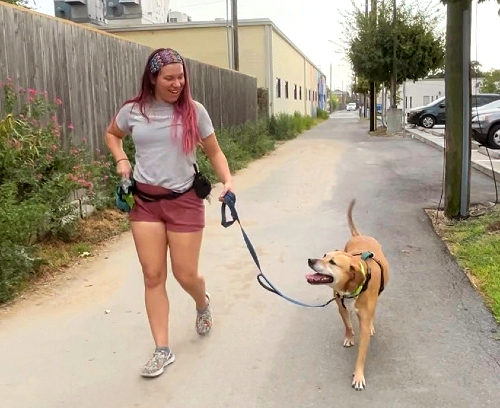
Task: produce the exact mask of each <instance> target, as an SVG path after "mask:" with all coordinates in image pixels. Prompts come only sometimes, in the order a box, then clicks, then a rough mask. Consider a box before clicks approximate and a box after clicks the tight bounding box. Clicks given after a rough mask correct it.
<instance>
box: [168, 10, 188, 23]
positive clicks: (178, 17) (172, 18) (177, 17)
mask: <svg viewBox="0 0 500 408" xmlns="http://www.w3.org/2000/svg"><path fill="white" fill-rule="evenodd" d="M189 21H192V19H191V17H189V16H188V15H187V14H186V13H181V12H180V11H171V12H169V13H168V19H167V23H187V22H189Z"/></svg>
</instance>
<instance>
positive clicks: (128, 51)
mask: <svg viewBox="0 0 500 408" xmlns="http://www.w3.org/2000/svg"><path fill="white" fill-rule="evenodd" d="M0 50H1V51H0V82H1V81H3V80H5V78H7V77H10V78H12V80H13V82H14V84H16V85H17V86H20V87H23V88H34V89H37V90H38V91H42V92H43V91H47V93H48V95H49V98H52V99H54V98H59V99H61V100H62V102H63V103H62V105H61V106H60V110H59V113H58V115H59V118H60V120H61V122H62V124H64V125H65V126H64V127H65V128H67V126H69V125H70V124H72V125H73V126H74V129H75V130H74V131H73V132H74V139H75V141H76V142H77V143H78V142H79V141H80V140H81V139H82V138H84V137H85V138H86V139H87V141H88V142H89V143H90V146H91V147H92V148H93V149H95V148H99V149H103V148H104V131H105V129H106V127H107V125H108V123H109V121H110V120H111V118H112V117H113V116H114V114H115V112H116V111H117V109H119V107H120V106H121V104H122V103H123V101H125V100H126V99H129V98H130V97H132V96H134V95H135V94H136V93H137V92H138V90H139V84H140V78H141V75H142V73H143V70H144V66H145V62H146V59H147V57H148V55H149V54H150V53H151V51H152V49H150V48H149V47H146V46H143V45H140V44H137V43H133V42H130V41H128V40H124V39H121V38H118V37H116V36H113V35H110V34H107V33H104V32H101V31H98V30H96V29H92V28H87V27H84V26H81V25H78V24H74V23H71V22H68V21H66V20H62V19H56V18H53V17H49V16H45V15H42V14H38V13H34V12H31V11H26V10H24V9H21V8H18V7H13V6H10V5H8V4H4V3H0ZM186 63H187V65H188V71H189V78H190V82H191V90H192V93H193V97H194V98H195V99H196V100H198V101H199V102H200V103H202V104H203V105H205V107H206V108H207V111H208V112H209V114H210V116H211V118H212V121H213V123H214V126H215V128H220V127H221V126H231V125H238V124H242V123H245V122H247V121H255V120H256V119H257V80H256V78H254V77H250V76H248V75H244V74H241V73H239V72H234V71H230V70H226V69H221V68H217V67H214V66H211V65H207V64H203V63H201V62H197V61H193V60H187V61H186ZM0 96H1V95H0ZM1 104H2V101H0V113H1V111H2V105H1ZM62 137H64V138H66V137H67V134H66V131H65V133H64V134H63V135H62Z"/></svg>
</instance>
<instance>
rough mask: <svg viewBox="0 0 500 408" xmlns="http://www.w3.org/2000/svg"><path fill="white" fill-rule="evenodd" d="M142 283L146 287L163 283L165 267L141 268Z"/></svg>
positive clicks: (165, 274)
mask: <svg viewBox="0 0 500 408" xmlns="http://www.w3.org/2000/svg"><path fill="white" fill-rule="evenodd" d="M143 274H144V285H145V286H146V288H148V289H154V288H157V287H158V286H161V285H165V282H166V278H167V273H166V269H163V270H162V269H160V268H154V269H152V268H143Z"/></svg>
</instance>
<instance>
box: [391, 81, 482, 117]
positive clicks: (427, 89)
mask: <svg viewBox="0 0 500 408" xmlns="http://www.w3.org/2000/svg"><path fill="white" fill-rule="evenodd" d="M483 80H484V78H475V77H473V78H472V79H471V82H472V84H471V91H472V94H473V95H475V94H478V93H480V87H481V84H482V82H483ZM399 93H400V96H401V98H404V99H402V100H401V102H400V104H399V106H398V107H399V108H400V109H402V108H403V102H404V108H405V110H409V109H412V108H418V107H419V106H425V105H428V104H429V103H431V102H433V101H435V100H436V99H439V98H441V97H443V96H444V94H445V86H444V78H432V79H422V80H420V81H416V82H413V81H406V82H405V84H404V86H401V87H400V89H399ZM389 104H390V102H389Z"/></svg>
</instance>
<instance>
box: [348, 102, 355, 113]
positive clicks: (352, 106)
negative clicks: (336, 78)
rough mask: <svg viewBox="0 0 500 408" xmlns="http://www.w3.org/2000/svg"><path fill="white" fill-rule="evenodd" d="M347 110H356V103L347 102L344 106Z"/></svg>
mask: <svg viewBox="0 0 500 408" xmlns="http://www.w3.org/2000/svg"><path fill="white" fill-rule="evenodd" d="M346 110H347V111H355V110H356V104H355V103H348V104H347V107H346Z"/></svg>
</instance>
